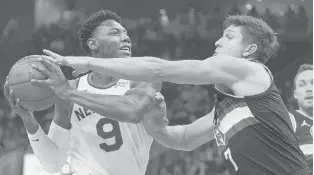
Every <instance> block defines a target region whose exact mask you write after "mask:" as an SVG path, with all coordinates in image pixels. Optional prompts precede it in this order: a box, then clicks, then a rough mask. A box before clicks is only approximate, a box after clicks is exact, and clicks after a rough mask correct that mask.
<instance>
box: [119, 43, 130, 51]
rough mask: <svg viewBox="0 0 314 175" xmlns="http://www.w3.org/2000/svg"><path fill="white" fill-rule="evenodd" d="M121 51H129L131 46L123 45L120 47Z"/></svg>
mask: <svg viewBox="0 0 314 175" xmlns="http://www.w3.org/2000/svg"><path fill="white" fill-rule="evenodd" d="M120 50H121V51H125V52H131V46H130V45H124V46H122V47H120Z"/></svg>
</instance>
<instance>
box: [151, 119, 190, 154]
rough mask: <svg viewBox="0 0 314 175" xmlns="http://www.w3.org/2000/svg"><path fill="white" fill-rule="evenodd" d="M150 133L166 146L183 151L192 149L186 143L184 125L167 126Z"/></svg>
mask: <svg viewBox="0 0 314 175" xmlns="http://www.w3.org/2000/svg"><path fill="white" fill-rule="evenodd" d="M149 135H151V136H152V137H153V138H154V139H155V140H156V141H157V142H159V143H161V144H162V145H164V146H166V147H169V148H172V149H176V150H183V151H190V150H191V149H190V148H189V147H188V145H187V144H186V138H185V126H184V125H177V126H167V127H165V128H163V129H161V130H158V131H154V132H149Z"/></svg>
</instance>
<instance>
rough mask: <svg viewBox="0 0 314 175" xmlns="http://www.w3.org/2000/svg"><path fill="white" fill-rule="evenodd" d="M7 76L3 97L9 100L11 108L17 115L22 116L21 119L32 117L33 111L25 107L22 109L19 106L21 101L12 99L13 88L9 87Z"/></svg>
mask: <svg viewBox="0 0 314 175" xmlns="http://www.w3.org/2000/svg"><path fill="white" fill-rule="evenodd" d="M7 80H8V77H7V79H6V82H5V84H4V88H3V90H4V96H5V98H6V99H7V100H8V101H9V104H10V106H11V108H12V110H13V111H14V112H15V113H16V114H17V115H19V116H20V117H22V118H23V119H30V118H32V117H33V113H32V112H31V111H28V110H27V109H24V108H23V107H22V106H21V101H20V99H16V101H14V92H13V90H12V89H11V90H10V88H9V84H8V81H7Z"/></svg>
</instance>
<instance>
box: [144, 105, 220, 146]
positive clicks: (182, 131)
mask: <svg viewBox="0 0 314 175" xmlns="http://www.w3.org/2000/svg"><path fill="white" fill-rule="evenodd" d="M213 111H214V110H212V112H210V113H209V114H207V115H206V116H204V117H201V118H199V119H197V120H196V121H194V122H193V123H191V124H188V125H177V126H167V127H166V128H164V129H162V130H157V131H153V132H149V134H150V135H152V136H153V137H154V138H155V139H156V140H157V141H158V142H160V143H161V144H163V145H165V146H168V147H171V148H174V149H178V150H185V151H191V150H194V149H196V148H198V147H199V146H201V145H202V144H204V143H206V142H208V141H210V140H212V139H213V138H214V135H213V127H214V126H213V117H214V112H213Z"/></svg>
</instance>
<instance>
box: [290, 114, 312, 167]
mask: <svg viewBox="0 0 314 175" xmlns="http://www.w3.org/2000/svg"><path fill="white" fill-rule="evenodd" d="M291 113H292V115H293V116H294V119H295V126H296V127H295V135H296V136H297V138H298V142H299V145H300V148H301V150H302V151H303V153H304V155H305V156H306V158H307V159H308V161H309V163H312V162H313V119H311V118H308V117H306V116H304V115H302V114H301V113H299V112H298V111H292V112H291Z"/></svg>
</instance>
